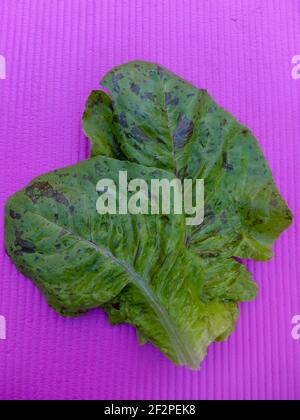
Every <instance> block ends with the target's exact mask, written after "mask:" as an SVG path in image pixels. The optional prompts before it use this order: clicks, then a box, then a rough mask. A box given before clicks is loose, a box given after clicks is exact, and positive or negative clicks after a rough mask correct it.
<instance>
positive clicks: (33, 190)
mask: <svg viewBox="0 0 300 420" xmlns="http://www.w3.org/2000/svg"><path fill="white" fill-rule="evenodd" d="M26 195H27V196H28V197H29V198H30V199H31V201H32V202H33V203H34V204H35V203H37V201H38V200H39V199H40V198H42V197H46V198H52V199H53V200H55V201H56V202H57V203H59V204H62V205H64V206H66V207H68V206H69V201H68V200H67V198H66V197H65V196H64V194H62V193H60V192H59V191H57V190H55V189H54V188H53V187H52V185H50V184H49V182H47V181H44V182H34V183H33V184H32V185H30V186H29V187H27V188H26Z"/></svg>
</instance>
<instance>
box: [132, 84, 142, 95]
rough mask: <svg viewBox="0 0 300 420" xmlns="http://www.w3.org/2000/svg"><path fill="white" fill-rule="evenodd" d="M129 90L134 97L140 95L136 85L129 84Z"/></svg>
mask: <svg viewBox="0 0 300 420" xmlns="http://www.w3.org/2000/svg"><path fill="white" fill-rule="evenodd" d="M130 89H131V91H132V92H133V93H135V94H136V95H138V94H139V93H140V87H139V85H137V84H136V83H131V85H130Z"/></svg>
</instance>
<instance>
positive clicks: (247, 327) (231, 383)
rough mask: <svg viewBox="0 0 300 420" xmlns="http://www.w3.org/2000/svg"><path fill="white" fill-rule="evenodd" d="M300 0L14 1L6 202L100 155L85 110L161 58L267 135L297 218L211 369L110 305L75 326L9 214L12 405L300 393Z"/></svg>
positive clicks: (0, 283) (0, 253)
mask: <svg viewBox="0 0 300 420" xmlns="http://www.w3.org/2000/svg"><path fill="white" fill-rule="evenodd" d="M297 54H300V1H299V0H284V1H283V0H201V1H199V0H51V1H50V0H1V7H0V55H3V56H5V58H6V62H7V78H6V80H0V103H1V113H0V201H1V203H0V204H1V209H3V205H4V203H5V201H6V199H7V198H8V196H9V195H11V194H13V193H14V192H15V191H17V190H18V189H20V188H21V187H23V186H24V185H25V184H26V183H27V182H28V181H30V180H31V178H32V177H34V176H37V175H40V174H42V173H45V172H47V171H49V170H52V169H56V168H59V167H63V166H66V165H68V164H71V163H75V162H77V161H78V160H79V159H84V158H86V157H87V155H88V142H87V141H86V139H85V138H84V136H83V133H82V129H81V113H82V111H83V108H84V104H85V100H86V98H87V95H88V93H89V92H90V90H91V89H93V88H96V87H97V84H98V81H99V80H100V79H101V77H102V76H103V75H104V73H105V72H106V71H108V70H109V69H110V68H111V67H112V66H115V65H117V64H121V63H124V62H127V61H129V60H132V59H145V60H151V61H156V62H159V63H161V64H162V65H165V66H167V67H168V68H170V69H171V70H173V71H175V72H177V73H179V74H180V75H181V76H183V77H184V78H186V79H188V80H190V81H192V82H193V83H195V84H196V85H197V86H199V87H202V88H208V89H209V91H210V93H211V94H212V95H213V96H214V97H215V99H216V100H217V101H218V102H219V103H220V104H221V105H223V106H225V107H226V108H227V109H228V110H230V111H231V112H232V113H234V114H235V115H236V116H237V117H238V118H239V119H240V120H241V121H242V122H243V123H245V124H247V125H248V126H249V127H250V128H251V129H252V130H253V131H254V132H255V133H256V135H257V137H258V139H259V142H260V145H261V147H262V148H263V150H264V152H265V154H266V156H267V158H268V160H269V162H270V165H271V167H272V169H273V171H274V175H275V178H276V181H277V183H278V186H279V188H280V190H281V192H282V194H283V196H284V198H285V199H286V200H287V201H288V203H289V205H290V207H291V208H292V210H293V212H294V214H295V216H296V217H295V223H294V225H293V226H292V228H290V229H289V231H287V232H285V233H284V235H283V236H282V237H281V238H280V240H279V241H278V242H277V245H276V257H275V258H274V260H273V261H272V262H270V263H267V264H263V263H262V264H260V263H254V262H251V263H249V264H248V265H249V269H250V270H251V271H252V272H253V273H254V276H255V278H256V280H257V282H258V284H259V286H260V294H259V297H258V299H257V300H256V302H253V303H250V304H244V305H242V307H241V318H240V321H239V324H238V328H237V331H236V333H235V334H234V335H233V336H232V337H231V339H230V340H229V342H228V343H226V344H216V345H214V346H213V347H212V348H211V350H210V352H209V356H208V358H207V359H206V361H205V363H204V364H203V367H202V370H201V371H200V372H191V371H189V370H187V369H184V368H178V367H175V366H173V365H172V364H171V363H169V362H168V360H166V359H165V358H164V356H162V355H161V354H160V353H159V352H158V351H157V350H156V349H154V348H153V347H152V346H151V345H147V346H146V347H144V348H140V347H139V346H138V344H137V341H136V336H135V332H134V330H133V328H131V327H129V326H121V327H111V326H109V325H108V323H107V320H106V317H105V315H103V313H102V312H101V311H100V310H95V311H92V312H91V313H90V314H88V315H87V316H85V317H83V318H79V319H76V320H67V319H63V318H60V317H59V316H57V315H56V314H55V313H54V312H53V311H51V310H50V309H49V308H48V307H47V305H46V303H45V301H44V299H43V297H42V296H41V295H40V293H39V292H38V290H37V289H36V288H35V287H34V286H33V285H32V284H31V282H29V281H27V280H25V279H24V278H23V277H22V276H21V275H18V274H17V272H16V270H15V268H14V267H13V265H12V264H11V263H10V261H9V260H8V258H7V257H6V256H5V253H4V250H3V217H2V214H1V218H0V229H1V244H0V315H4V316H5V317H6V319H7V340H6V341H0V398H2V399H60V398H63V399H96V398H100V399H154V398H155V399H295V398H296V399H299V398H300V341H293V340H292V338H291V330H292V325H291V319H292V317H293V316H294V315H296V314H300V284H299V268H298V260H299V257H300V236H299V228H300V222H299V218H298V211H299V196H298V194H299V192H300V186H299V180H300V177H299V175H300V141H299V140H300V138H299V137H300V116H299V111H300V80H293V79H292V76H291V70H292V64H291V60H292V57H293V56H295V55H297Z"/></svg>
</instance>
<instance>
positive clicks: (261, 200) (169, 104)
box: [83, 62, 292, 261]
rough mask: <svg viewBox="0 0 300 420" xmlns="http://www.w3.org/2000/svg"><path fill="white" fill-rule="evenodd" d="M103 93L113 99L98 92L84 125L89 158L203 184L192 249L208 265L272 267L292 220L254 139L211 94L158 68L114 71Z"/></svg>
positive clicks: (140, 64) (192, 231)
mask: <svg viewBox="0 0 300 420" xmlns="http://www.w3.org/2000/svg"><path fill="white" fill-rule="evenodd" d="M102 85H103V86H104V87H105V88H106V89H108V90H109V92H110V93H111V98H110V97H109V96H108V95H106V94H104V93H103V92H93V93H92V95H91V97H90V98H89V100H88V103H87V111H86V113H85V115H84V118H83V124H84V129H85V132H86V134H87V136H88V137H89V138H90V139H91V141H92V154H93V155H97V154H105V150H106V149H109V150H110V151H112V150H113V151H114V153H115V156H116V157H120V156H121V155H122V154H123V155H125V157H126V158H125V159H127V160H129V161H132V162H137V163H140V164H143V165H145V166H149V167H157V168H161V169H165V170H168V171H170V172H172V173H173V174H174V175H175V176H176V177H178V178H180V179H184V178H190V179H193V180H195V179H204V180H205V208H206V214H205V221H204V224H202V225H201V226H199V227H196V228H190V229H189V230H187V233H186V234H187V243H188V245H189V247H190V249H192V250H194V251H195V252H196V253H197V254H198V255H200V256H202V257H204V258H205V257H207V256H208V257H209V256H211V255H214V256H219V257H224V258H226V259H227V258H230V257H232V256H236V257H240V258H246V259H247V258H253V259H256V260H261V261H265V260H269V259H270V258H271V257H272V255H273V252H272V247H273V244H274V241H275V239H276V238H277V237H278V236H279V235H280V233H281V232H282V231H283V230H284V229H286V228H287V227H288V226H289V225H290V223H291V220H292V215H291V212H290V211H289V209H288V208H287V206H286V204H285V202H284V201H283V200H282V198H281V197H280V194H279V192H278V190H277V188H276V185H275V183H274V181H273V177H272V174H271V171H270V169H269V166H268V164H267V162H266V160H265V158H264V156H263V154H262V151H261V150H260V148H259V146H258V143H257V141H256V139H255V138H254V136H253V135H252V134H251V133H250V131H249V130H248V129H247V128H246V127H244V126H242V125H241V124H239V123H238V122H237V121H236V119H235V118H234V117H233V116H231V115H230V114H229V113H228V112H226V111H224V110H223V109H222V108H221V107H219V106H218V105H217V104H216V103H215V102H214V100H213V99H212V98H211V97H210V96H209V95H208V93H207V91H205V90H199V89H196V88H195V87H194V86H192V85H190V84H189V83H187V82H186V81H184V80H182V79H180V78H179V77H177V76H175V75H174V74H172V73H170V72H169V71H167V70H165V69H163V68H162V67H160V66H157V65H156V64H151V63H144V62H133V63H129V64H127V65H123V66H121V67H118V68H115V69H114V70H112V71H111V72H109V73H108V74H107V76H106V77H105V78H104V79H103V81H102ZM99 114H100V115H101V118H99ZM87 115H89V119H87ZM106 115H109V118H106ZM93 127H97V129H96V130H95V128H94V129H93ZM116 145H117V146H116Z"/></svg>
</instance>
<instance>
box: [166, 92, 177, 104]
mask: <svg viewBox="0 0 300 420" xmlns="http://www.w3.org/2000/svg"><path fill="white" fill-rule="evenodd" d="M166 104H167V106H176V105H178V104H179V98H177V97H173V96H172V94H171V93H166Z"/></svg>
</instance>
